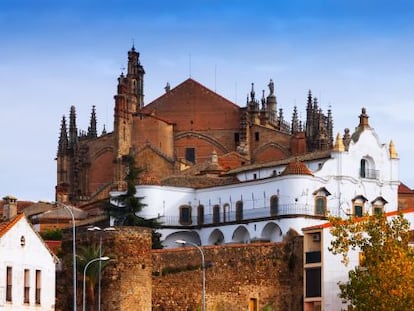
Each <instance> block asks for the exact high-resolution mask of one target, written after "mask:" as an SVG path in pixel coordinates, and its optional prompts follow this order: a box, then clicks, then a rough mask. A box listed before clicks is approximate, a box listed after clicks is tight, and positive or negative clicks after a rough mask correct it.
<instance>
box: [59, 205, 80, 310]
mask: <svg viewBox="0 0 414 311" xmlns="http://www.w3.org/2000/svg"><path fill="white" fill-rule="evenodd" d="M55 203H56V205H60V206H62V207H63V208H64V209H65V210H67V211H68V212H69V214H70V216H71V217H72V253H73V262H72V265H73V311H76V283H77V281H76V224H75V216H74V215H73V212H72V210H71V209H70V208H69V206H67V205H65V204H63V203H60V202H55Z"/></svg>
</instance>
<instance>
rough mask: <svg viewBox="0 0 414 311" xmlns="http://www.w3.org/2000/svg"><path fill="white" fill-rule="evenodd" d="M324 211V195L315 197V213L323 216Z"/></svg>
mask: <svg viewBox="0 0 414 311" xmlns="http://www.w3.org/2000/svg"><path fill="white" fill-rule="evenodd" d="M325 213H326V197H316V198H315V215H321V216H325Z"/></svg>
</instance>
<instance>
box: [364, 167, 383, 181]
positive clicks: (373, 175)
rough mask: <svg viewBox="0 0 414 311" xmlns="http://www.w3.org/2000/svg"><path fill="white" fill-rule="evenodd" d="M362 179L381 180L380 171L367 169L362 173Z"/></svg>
mask: <svg viewBox="0 0 414 311" xmlns="http://www.w3.org/2000/svg"><path fill="white" fill-rule="evenodd" d="M361 177H362V178H368V179H378V178H379V170H370V169H365V170H362V171H361Z"/></svg>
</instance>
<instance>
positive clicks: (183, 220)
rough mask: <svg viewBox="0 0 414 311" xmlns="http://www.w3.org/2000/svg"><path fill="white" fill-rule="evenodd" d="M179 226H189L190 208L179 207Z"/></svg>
mask: <svg viewBox="0 0 414 311" xmlns="http://www.w3.org/2000/svg"><path fill="white" fill-rule="evenodd" d="M180 224H182V225H191V206H181V207H180Z"/></svg>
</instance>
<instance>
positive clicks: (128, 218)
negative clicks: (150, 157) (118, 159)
mask: <svg viewBox="0 0 414 311" xmlns="http://www.w3.org/2000/svg"><path fill="white" fill-rule="evenodd" d="M126 160H127V161H128V173H127V175H126V177H125V181H126V183H127V190H126V192H125V193H123V194H120V195H119V196H118V197H116V198H114V201H115V202H116V204H111V203H109V215H110V216H112V217H114V218H115V224H116V225H118V226H139V227H147V228H151V233H152V248H153V249H158V248H162V244H161V241H160V238H161V235H160V234H159V233H158V232H157V231H156V229H157V228H159V227H160V223H159V222H158V220H157V219H156V218H151V219H146V218H143V217H140V216H138V215H137V214H138V213H139V212H141V211H142V209H143V208H144V207H145V206H146V204H145V203H143V202H142V200H143V199H144V198H143V197H139V196H137V195H136V193H137V190H136V188H135V185H136V184H137V181H138V177H139V175H140V174H141V173H142V171H143V170H142V169H141V168H137V167H136V166H135V160H134V158H133V157H132V156H128V157H126Z"/></svg>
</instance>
